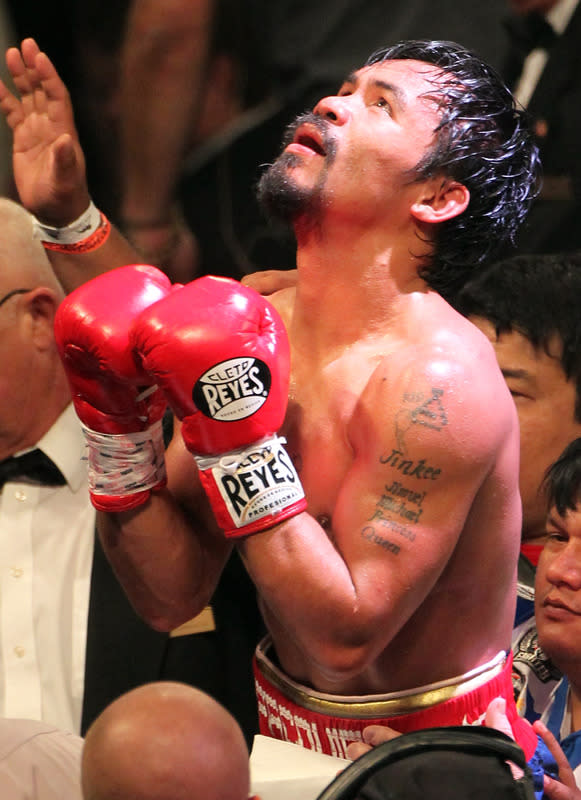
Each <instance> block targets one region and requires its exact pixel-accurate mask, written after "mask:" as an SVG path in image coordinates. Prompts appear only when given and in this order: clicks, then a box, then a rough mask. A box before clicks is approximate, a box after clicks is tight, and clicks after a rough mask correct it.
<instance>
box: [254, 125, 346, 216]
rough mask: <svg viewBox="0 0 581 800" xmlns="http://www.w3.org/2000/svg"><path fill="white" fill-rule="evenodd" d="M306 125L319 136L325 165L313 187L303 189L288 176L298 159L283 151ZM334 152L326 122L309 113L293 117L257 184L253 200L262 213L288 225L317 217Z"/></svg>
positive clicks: (300, 159)
mask: <svg viewBox="0 0 581 800" xmlns="http://www.w3.org/2000/svg"><path fill="white" fill-rule="evenodd" d="M307 122H308V123H309V124H310V125H312V126H314V127H316V128H317V130H318V131H319V132H320V133H321V135H322V137H323V146H324V149H325V156H324V158H325V166H324V168H323V169H322V170H321V175H320V177H319V180H318V181H317V183H316V185H315V186H308V187H303V186H299V185H298V184H297V183H296V181H295V180H294V179H293V177H292V169H293V167H296V166H299V165H300V164H301V163H302V158H301V156H300V155H298V154H297V153H286V152H284V148H286V147H287V145H289V144H290V143H291V142H292V141H293V138H294V135H295V131H296V130H297V129H298V128H299V127H300V126H301V125H304V124H305V123H307ZM335 150H336V147H335V143H334V141H333V139H332V138H331V136H330V135H329V123H328V122H327V121H326V120H325V119H324V118H323V117H319V116H318V115H317V114H313V113H312V112H309V113H307V114H302V115H301V116H299V117H297V118H296V119H295V120H294V121H293V122H292V123H291V124H290V125H289V126H288V128H287V129H286V131H285V135H284V138H283V152H282V153H281V155H280V156H278V158H277V159H276V161H275V162H274V163H273V164H271V165H270V166H269V167H268V169H267V170H266V172H264V173H263V174H262V176H261V178H260V181H259V182H258V188H257V197H258V201H259V203H260V204H261V206H262V208H263V209H264V210H265V212H266V214H267V215H268V216H269V217H271V218H274V219H278V220H281V221H282V222H284V223H286V224H292V223H293V222H294V221H295V220H296V219H297V218H298V217H300V216H305V215H309V216H312V217H317V216H318V213H319V209H320V207H321V190H322V187H323V185H324V182H325V179H326V174H327V169H328V167H329V165H330V164H331V163H332V161H333V158H334V155H335ZM313 222H314V219H313Z"/></svg>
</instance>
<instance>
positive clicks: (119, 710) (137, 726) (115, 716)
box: [82, 682, 250, 800]
mask: <svg viewBox="0 0 581 800" xmlns="http://www.w3.org/2000/svg"><path fill="white" fill-rule="evenodd" d="M249 782H250V778H249V765H248V750H247V748H246V743H245V740H244V736H243V734H242V731H241V730H240V727H239V726H238V724H237V723H236V721H235V720H234V718H233V717H232V716H231V715H230V714H229V713H228V712H227V711H226V709H224V708H223V707H222V706H221V705H220V704H219V703H217V702H216V701H215V700H213V699H212V698H211V697H208V695H206V694H205V693H204V692H201V691H199V690H198V689H194V688H193V687H191V686H187V685H185V684H181V683H169V682H159V683H150V684H147V685H145V686H141V687H139V688H137V689H133V690H132V691H130V692H128V693H127V694H124V695H122V696H121V697H120V698H118V699H117V700H115V701H114V702H113V703H112V704H111V705H110V706H108V707H107V708H106V709H105V711H103V712H102V714H101V715H100V716H99V717H98V718H97V719H96V720H95V722H94V723H93V724H92V725H91V727H90V728H89V730H88V732H87V736H86V739H85V746H84V750H83V765H82V785H83V797H84V798H85V800H197V799H198V798H200V800H202V799H203V800H246V798H247V797H248V792H249Z"/></svg>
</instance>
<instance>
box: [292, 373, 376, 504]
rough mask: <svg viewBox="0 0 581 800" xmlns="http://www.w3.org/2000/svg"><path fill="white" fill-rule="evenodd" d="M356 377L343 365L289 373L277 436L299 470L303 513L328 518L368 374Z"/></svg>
mask: <svg viewBox="0 0 581 800" xmlns="http://www.w3.org/2000/svg"><path fill="white" fill-rule="evenodd" d="M361 366H362V365H361V364H360V365H359V369H358V370H357V372H353V371H352V370H351V369H349V365H348V363H342V364H340V363H337V364H334V365H331V366H327V367H326V368H324V369H317V370H313V371H310V372H306V371H302V372H300V373H295V374H294V375H293V377H292V379H291V386H290V392H289V405H288V410H287V415H286V419H285V424H284V428H283V431H281V433H283V435H284V436H286V438H287V449H288V451H289V453H290V454H291V457H292V459H293V462H294V464H295V466H296V467H297V469H298V471H299V475H300V477H301V481H302V483H303V487H304V489H305V494H306V496H307V500H308V503H309V512H310V513H311V514H312V515H313V516H315V517H318V518H324V517H328V518H329V519H330V518H331V517H332V513H333V509H334V506H335V502H336V499H337V495H338V493H339V491H340V488H341V485H342V483H343V481H344V479H345V476H346V474H347V472H348V471H349V468H350V467H351V465H352V463H353V459H354V456H355V453H354V445H353V439H352V431H353V430H354V428H356V427H357V415H358V405H359V399H360V395H361V393H362V392H363V389H364V387H365V384H366V382H367V380H368V379H369V374H370V372H371V371H372V367H371V365H370V366H369V367H368V368H367V369H361Z"/></svg>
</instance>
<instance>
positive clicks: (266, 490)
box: [220, 447, 302, 516]
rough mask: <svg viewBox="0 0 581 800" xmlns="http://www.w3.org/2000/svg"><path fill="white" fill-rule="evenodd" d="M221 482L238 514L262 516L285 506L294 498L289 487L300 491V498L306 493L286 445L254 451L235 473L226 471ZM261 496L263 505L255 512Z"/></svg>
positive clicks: (233, 508) (294, 490)
mask: <svg viewBox="0 0 581 800" xmlns="http://www.w3.org/2000/svg"><path fill="white" fill-rule="evenodd" d="M220 484H221V489H222V491H223V493H224V494H225V496H226V497H227V498H228V500H229V501H230V503H231V506H232V510H233V511H234V513H235V514H236V515H237V516H245V515H248V514H249V512H250V516H255V515H259V516H262V514H264V513H267V512H273V511H276V509H277V508H279V507H281V506H282V507H284V506H285V505H286V504H288V501H289V499H290V497H289V496H288V494H289V491H287V490H290V493H291V494H295V493H296V494H297V498H298V496H299V495H301V496H302V487H301V485H300V482H299V479H298V476H297V474H296V472H295V468H294V465H293V463H292V461H291V460H290V458H289V456H288V453H287V452H286V450H285V449H284V448H283V447H275V448H274V449H271V448H270V447H268V448H262V449H261V450H257V451H256V452H255V453H251V454H250V455H249V456H248V457H247V458H245V460H244V461H243V462H241V463H240V464H239V465H238V468H237V469H236V472H235V473H233V474H228V473H225V474H222V475H221V476H220ZM281 489H282V492H279V490H281ZM257 499H260V503H259V507H256V508H255V509H254V513H252V510H251V509H252V507H253V501H256V500H257ZM266 506H267V507H266ZM259 508H260V510H259Z"/></svg>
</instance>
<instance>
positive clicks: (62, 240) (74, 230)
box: [32, 201, 102, 245]
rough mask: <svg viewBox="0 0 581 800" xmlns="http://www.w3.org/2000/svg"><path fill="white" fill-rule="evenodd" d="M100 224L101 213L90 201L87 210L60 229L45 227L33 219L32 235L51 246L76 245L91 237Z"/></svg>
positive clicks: (50, 226) (42, 223)
mask: <svg viewBox="0 0 581 800" xmlns="http://www.w3.org/2000/svg"><path fill="white" fill-rule="evenodd" d="M101 224H102V216H101V212H100V211H99V209H98V208H97V207H96V206H95V204H94V203H93V202H92V201H91V203H90V205H89V207H88V208H87V210H86V211H84V212H83V213H82V214H81V216H80V217H77V219H75V220H73V222H71V223H70V224H69V225H65V226H64V227H62V228H54V227H53V226H52V225H45V224H44V222H40V220H38V219H36V217H33V218H32V235H33V237H34V238H35V239H40V240H41V241H42V242H51V243H52V244H61V245H62V244H77V243H78V242H82V241H84V240H85V239H88V238H89V237H90V236H92V235H93V234H94V233H95V231H97V230H98V228H99V227H100V225H101Z"/></svg>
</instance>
